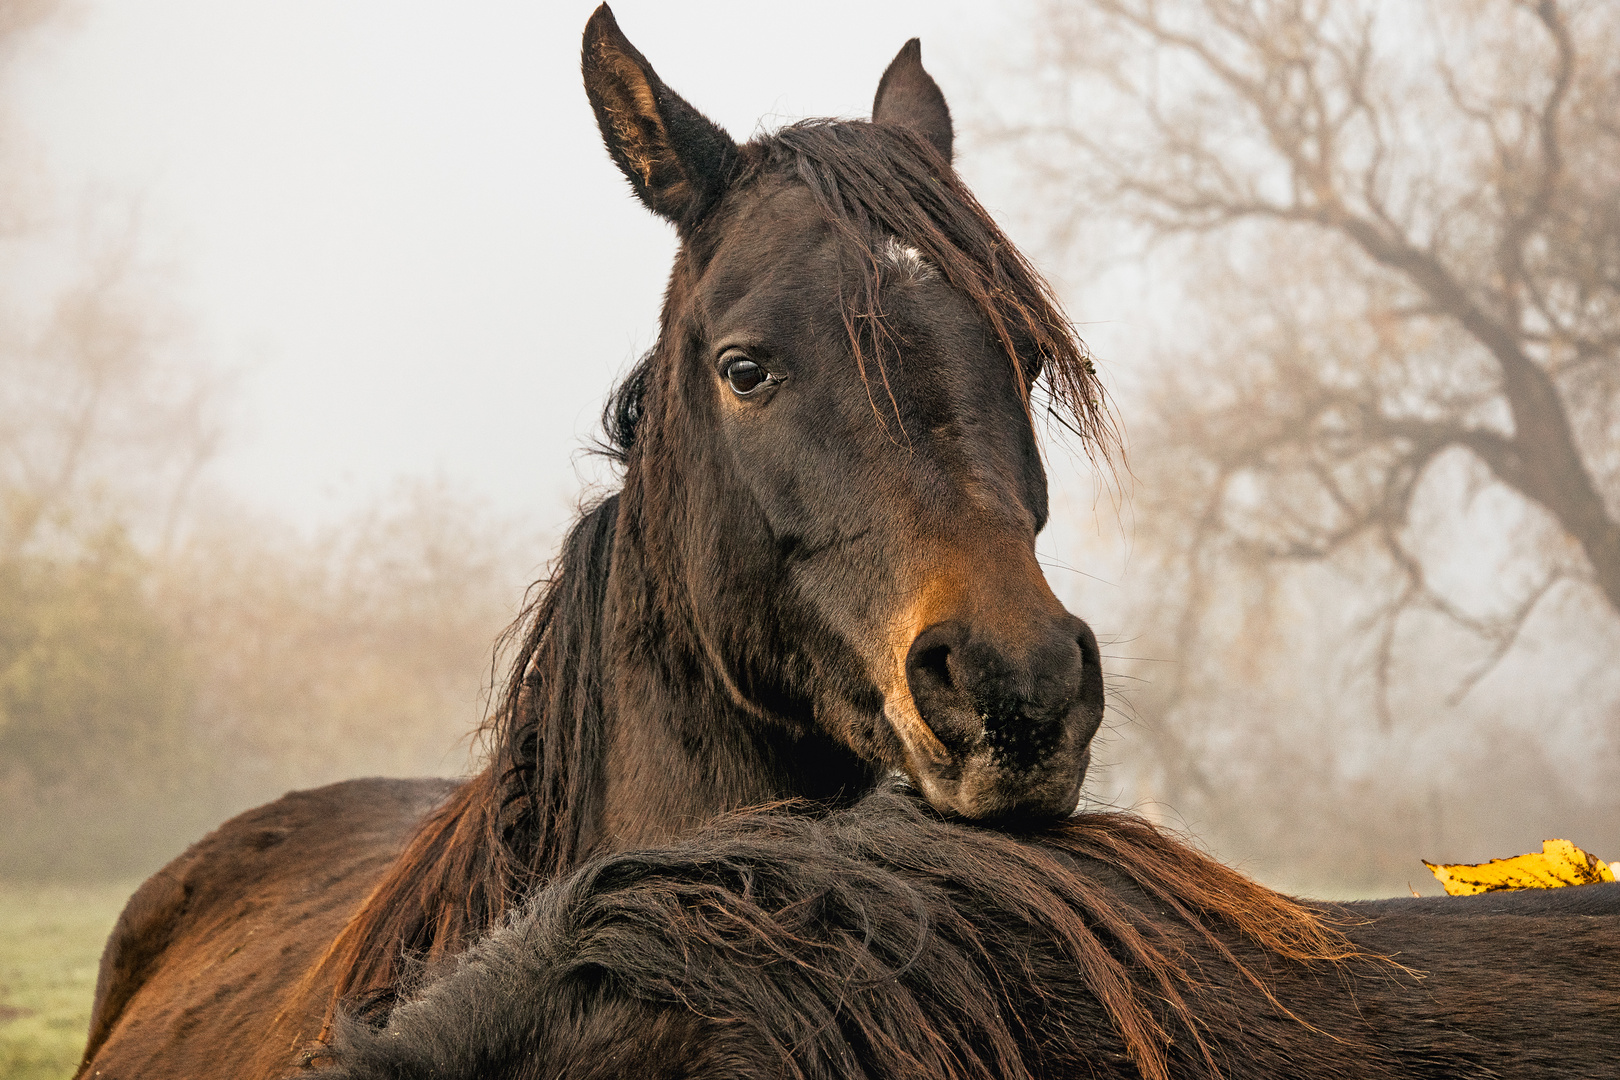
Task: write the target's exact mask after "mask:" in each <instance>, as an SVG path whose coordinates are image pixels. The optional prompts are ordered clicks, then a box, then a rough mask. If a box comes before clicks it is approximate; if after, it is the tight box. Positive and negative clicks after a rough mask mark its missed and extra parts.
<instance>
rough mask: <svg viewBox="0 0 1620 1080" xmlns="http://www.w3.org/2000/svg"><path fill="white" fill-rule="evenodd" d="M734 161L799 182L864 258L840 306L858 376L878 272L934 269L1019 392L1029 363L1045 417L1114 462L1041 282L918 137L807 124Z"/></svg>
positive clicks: (877, 352) (1107, 420) (878, 326)
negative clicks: (1002, 357) (990, 336)
mask: <svg viewBox="0 0 1620 1080" xmlns="http://www.w3.org/2000/svg"><path fill="white" fill-rule="evenodd" d="M744 158H745V160H748V161H749V162H750V163H751V166H752V171H754V172H758V171H763V170H770V171H775V172H778V173H780V174H782V175H785V176H787V177H789V178H791V179H793V180H796V181H798V182H800V183H802V184H804V185H805V186H806V187H807V188H809V189H810V191H811V193H812V194H813V195H814V197H815V199H816V202H817V204H818V205H819V207H820V209H821V212H822V214H823V215H824V217H825V218H826V220H827V221H828V223H829V224H831V225H832V226H833V228H834V229H835V230H836V231H837V232H838V233H839V234H840V235H841V236H842V237H843V238H844V239H845V240H846V241H847V242H848V243H850V244H852V245H854V246H855V248H856V249H857V250H860V251H862V252H863V253H864V255H865V258H864V259H863V260H862V265H861V267H860V270H861V274H860V285H859V287H858V288H857V289H856V290H855V291H854V292H853V294H852V295H849V296H848V299H847V301H846V310H845V312H844V321H845V326H846V328H847V329H848V332H849V336H850V343H851V347H852V349H853V350H854V352H855V356H856V360H857V363H859V364H861V365H862V373H863V375H864V374H865V372H866V368H865V362H866V360H868V359H871V360H872V361H873V362H874V364H875V366H876V367H877V369H878V371H879V373H880V374H881V373H882V371H883V366H884V364H885V362H886V360H887V356H886V353H887V351H888V340H887V334H886V333H885V326H884V320H883V318H882V314H881V313H882V308H881V305H880V304H879V303H878V292H879V289H880V286H881V277H882V273H883V270H884V269H885V267H890V266H896V265H899V267H900V268H901V269H903V270H908V271H910V272H912V273H914V274H915V273H919V272H923V271H926V270H930V269H931V270H934V271H937V272H938V273H940V274H942V275H943V276H944V278H945V279H946V280H947V281H948V282H949V283H950V284H951V285H952V286H954V287H955V288H957V289H960V290H961V291H962V292H963V293H964V294H966V295H967V297H968V298H969V299H970V300H971V301H972V302H973V304H974V306H975V307H976V308H978V310H979V312H980V314H981V315H983V316H984V317H985V319H986V320H987V321H988V322H989V324H990V328H991V330H992V332H993V333H994V334H995V336H996V338H997V340H998V341H999V343H1000V344H1001V346H1002V349H1003V351H1004V352H1005V353H1006V355H1007V357H1008V360H1009V362H1011V363H1012V365H1013V371H1014V375H1015V377H1016V378H1017V379H1018V380H1019V386H1020V388H1021V389H1023V390H1024V391H1025V392H1026V394H1027V393H1028V392H1029V391H1030V390H1032V389H1034V388H1032V387H1029V386H1028V385H1027V384H1026V380H1027V378H1028V375H1029V372H1030V371H1031V370H1032V369H1037V368H1038V370H1039V373H1040V374H1041V376H1043V377H1044V387H1045V390H1046V393H1047V395H1048V397H1049V407H1050V411H1051V413H1052V415H1053V416H1054V417H1055V418H1056V419H1057V420H1058V421H1059V422H1060V423H1062V424H1063V425H1064V426H1065V427H1067V428H1069V429H1070V430H1071V431H1073V432H1075V433H1076V434H1078V435H1079V436H1080V437H1081V438H1082V439H1083V440H1084V441H1085V444H1086V448H1087V451H1088V453H1091V454H1092V455H1093V456H1094V457H1095V458H1097V459H1098V460H1100V461H1102V462H1108V461H1111V460H1113V457H1114V455H1115V454H1116V453H1117V451H1118V449H1119V445H1118V434H1117V431H1116V428H1115V425H1114V422H1113V418H1112V415H1111V413H1110V411H1109V408H1108V405H1107V399H1106V395H1105V393H1104V391H1103V387H1102V383H1101V381H1100V380H1099V379H1098V377H1097V371H1096V367H1095V365H1094V364H1093V363H1092V359H1091V356H1090V354H1089V352H1088V351H1087V349H1086V346H1085V343H1084V342H1083V341H1082V340H1081V339H1080V337H1079V335H1078V334H1077V333H1076V332H1075V329H1074V326H1073V324H1072V323H1071V322H1070V321H1069V319H1068V317H1067V316H1066V315H1065V314H1064V313H1063V308H1062V305H1061V304H1059V302H1058V300H1057V298H1056V296H1055V295H1054V294H1053V292H1052V289H1051V287H1050V286H1049V285H1048V284H1047V283H1046V281H1045V280H1044V279H1043V278H1042V277H1041V275H1040V274H1039V272H1037V271H1036V270H1035V268H1034V267H1033V266H1031V265H1030V263H1029V262H1028V260H1027V259H1025V258H1024V256H1023V255H1022V253H1020V252H1019V251H1018V249H1017V248H1016V247H1014V246H1013V244H1012V242H1011V241H1010V240H1009V239H1008V238H1007V236H1006V234H1005V233H1003V232H1002V231H1001V229H1000V227H999V226H997V225H996V223H995V221H994V219H993V218H991V217H990V215H989V213H988V212H986V211H985V209H984V207H983V206H981V205H980V204H979V202H978V200H977V199H975V198H974V197H973V194H972V193H971V192H970V191H968V189H967V187H966V186H965V185H964V184H963V183H962V182H961V180H960V178H958V177H957V175H956V173H955V172H954V171H953V170H952V169H951V168H950V167H949V166H948V165H947V164H945V163H944V162H942V161H941V160H940V159H939V157H938V155H937V153H936V152H935V151H934V150H933V148H932V147H931V146H929V145H928V144H927V142H926V141H925V140H924V139H923V138H922V137H921V136H919V135H917V134H915V133H914V132H912V131H911V130H910V129H908V128H904V127H897V126H894V125H887V124H872V123H867V122H864V121H830V120H805V121H801V122H799V123H797V124H792V125H789V126H788V127H785V128H782V129H780V130H778V131H776V132H774V133H773V134H770V135H766V136H762V137H761V138H759V139H758V140H756V141H755V142H754V143H751V144H749V146H748V147H745V148H744ZM744 182H746V181H744ZM897 258H898V260H899V263H898V264H897V262H896V260H897Z"/></svg>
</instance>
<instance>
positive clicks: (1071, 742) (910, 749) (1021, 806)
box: [891, 704, 1102, 821]
mask: <svg viewBox="0 0 1620 1080" xmlns="http://www.w3.org/2000/svg"><path fill="white" fill-rule="evenodd" d="M1072 712H1073V713H1077V714H1080V715H1072V714H1071V715H1070V716H1067V717H1065V718H1064V720H1063V721H1062V722H1061V724H1057V725H1054V726H1053V727H1052V728H1051V730H1048V731H1046V732H1045V733H1043V734H1040V735H1037V736H1036V737H1035V738H1034V739H1033V740H1032V741H1033V742H1035V743H1036V748H1035V749H1036V752H1033V753H1032V752H1029V751H1027V750H1026V751H1024V752H1019V751H1018V750H1017V749H1014V750H1011V751H1010V750H1009V749H1008V747H1007V745H1006V742H1007V740H1006V739H1005V738H1001V739H998V738H996V737H995V735H994V734H993V733H991V732H988V731H981V733H980V735H979V738H978V739H977V740H975V742H974V743H973V744H972V745H971V746H969V747H967V748H965V749H964V750H962V751H960V752H957V753H950V752H949V751H946V752H945V754H944V755H943V756H942V755H940V754H939V753H938V750H943V749H944V747H943V744H941V743H940V741H939V740H938V739H937V738H935V739H932V740H931V742H929V743H925V744H923V745H922V746H920V747H919V746H916V745H914V744H913V742H912V740H911V739H909V738H907V735H908V734H909V732H910V731H914V730H915V727H914V726H912V725H907V726H904V727H902V726H900V725H895V732H896V734H898V735H899V737H900V741H901V742H902V743H903V744H904V745H905V748H906V753H905V761H904V763H903V765H902V768H903V769H904V770H905V773H906V775H907V776H908V777H909V778H910V779H911V782H912V784H913V785H914V786H915V787H916V788H917V790H918V791H919V792H921V793H922V795H923V797H924V798H926V799H927V800H928V802H929V804H930V805H931V806H933V807H934V809H936V810H938V811H940V812H941V813H943V814H948V815H951V816H953V817H961V818H967V819H969V820H973V821H991V820H1019V819H1023V820H1031V819H1051V818H1059V817H1067V816H1069V815H1070V814H1072V813H1074V811H1075V809H1076V807H1077V806H1078V805H1079V802H1080V786H1081V784H1082V783H1083V782H1084V780H1085V775H1086V770H1087V769H1088V768H1089V767H1090V764H1091V737H1092V735H1094V734H1095V733H1096V730H1097V727H1098V726H1099V724H1100V722H1101V719H1102V715H1101V712H1102V710H1101V709H1100V708H1098V709H1093V708H1091V707H1090V706H1089V705H1087V704H1080V705H1077V706H1076V708H1075V709H1074V710H1073V711H1072ZM1091 714H1094V715H1091ZM913 715H915V713H914V714H913ZM891 722H892V721H891ZM936 748H937V749H936Z"/></svg>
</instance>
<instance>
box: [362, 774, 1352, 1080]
mask: <svg viewBox="0 0 1620 1080" xmlns="http://www.w3.org/2000/svg"><path fill="white" fill-rule="evenodd" d="M1240 953H1241V955H1240ZM1355 959H1371V958H1368V957H1366V954H1364V953H1361V952H1359V951H1358V950H1357V949H1356V947H1355V946H1354V945H1352V944H1351V943H1350V942H1349V941H1348V940H1346V939H1345V938H1344V937H1343V936H1342V935H1341V934H1340V933H1339V932H1338V931H1337V930H1336V929H1334V928H1333V927H1332V926H1330V925H1328V924H1327V923H1326V922H1325V921H1324V918H1323V916H1322V913H1320V912H1318V911H1315V910H1313V909H1311V908H1308V907H1306V906H1303V905H1301V904H1299V903H1297V902H1295V901H1293V900H1290V899H1288V898H1287V897H1284V896H1281V895H1280V894H1277V893H1274V892H1272V891H1270V890H1269V889H1266V888H1265V887H1264V886H1262V885H1259V884H1258V883H1256V882H1253V881H1250V880H1249V879H1247V878H1245V877H1243V876H1242V875H1241V874H1238V873H1236V872H1235V871H1233V870H1230V869H1228V868H1227V867H1224V866H1222V865H1220V864H1219V863H1216V862H1214V861H1213V860H1211V859H1209V858H1207V857H1205V856H1203V855H1202V854H1200V853H1198V852H1196V851H1194V850H1193V849H1191V848H1189V847H1187V846H1186V845H1185V844H1183V843H1181V842H1179V841H1177V840H1176V839H1175V838H1173V837H1171V836H1169V835H1167V834H1166V833H1164V832H1162V831H1161V830H1159V829H1157V828H1155V827H1154V826H1152V825H1150V824H1149V823H1147V822H1145V821H1143V820H1141V819H1140V818H1137V817H1134V816H1131V815H1126V814H1117V813H1109V814H1088V815H1082V816H1079V817H1076V818H1073V819H1071V820H1069V821H1068V822H1065V823H1063V824H1061V825H1057V826H1054V827H1051V828H1049V829H1045V830H1041V831H1039V832H1037V833H1032V834H1028V835H1025V836H1017V835H1010V834H1004V833H998V832H993V831H989V830H983V829H979V828H975V827H971V826H964V825H958V824H953V823H949V822H945V821H942V820H940V819H939V818H938V817H937V815H935V814H934V813H933V812H932V811H930V810H928V809H927V808H926V807H925V806H922V805H921V804H920V803H918V802H917V801H915V800H913V799H910V798H907V797H904V796H899V795H894V794H889V793H879V794H877V795H873V796H870V797H868V798H867V799H866V800H865V801H863V802H862V803H861V804H859V805H857V806H856V807H855V808H854V809H852V810H848V811H841V812H836V813H833V814H831V815H826V816H814V815H810V814H808V813H795V812H783V811H782V810H780V809H776V810H772V811H769V812H764V813H760V812H755V813H744V814H738V815H734V816H732V817H730V818H729V819H725V820H722V821H721V822H719V823H717V824H716V825H713V826H711V827H710V828H708V829H707V830H705V832H704V833H703V834H701V835H699V836H698V837H695V838H693V839H691V840H689V841H685V842H682V843H678V844H674V845H672V846H670V847H668V848H665V849H660V850H653V851H642V852H634V853H628V854H621V855H614V856H610V857H607V858H603V859H600V860H596V861H594V862H592V863H590V864H588V865H587V866H586V867H584V868H583V869H581V870H579V871H578V872H576V873H574V874H573V875H571V876H569V877H566V878H564V879H562V880H560V881H558V882H557V883H555V884H553V885H551V886H550V887H548V888H546V889H544V890H542V891H540V892H539V893H537V894H536V896H535V898H534V900H533V902H532V905H531V906H530V907H529V908H528V909H527V910H525V911H524V912H523V913H522V914H521V915H520V916H519V917H518V918H517V919H516V920H514V921H513V922H511V923H509V924H508V925H507V926H506V927H505V928H503V929H502V930H500V931H498V932H496V933H495V934H493V935H491V937H490V938H489V939H488V940H487V941H486V942H484V943H483V944H481V945H479V946H477V947H476V948H475V949H474V950H473V951H472V952H471V953H470V954H468V956H467V957H465V958H464V959H463V960H462V961H461V962H460V963H459V964H458V965H457V966H456V968H455V969H454V970H453V971H451V972H449V973H448V974H447V975H446V977H444V978H443V979H442V980H440V981H437V982H435V983H432V984H430V985H429V986H428V987H427V989H426V990H425V991H424V992H423V994H422V995H421V997H420V998H419V999H417V1000H415V1001H413V1002H410V1003H408V1004H406V1005H403V1006H402V1007H400V1008H399V1009H398V1010H397V1011H396V1013H395V1014H394V1017H393V1019H392V1020H391V1021H390V1024H389V1026H388V1028H387V1030H386V1032H379V1031H375V1030H374V1029H371V1028H369V1027H367V1026H366V1025H364V1024H360V1023H355V1022H347V1023H344V1024H342V1025H340V1030H339V1032H338V1038H337V1039H336V1041H335V1043H334V1046H333V1056H334V1057H335V1058H336V1059H337V1063H338V1066H339V1068H338V1072H337V1076H339V1077H347V1078H350V1080H360V1078H362V1077H372V1076H379V1077H380V1076H390V1077H398V1076H409V1075H417V1073H416V1072H415V1071H413V1070H412V1069H411V1068H409V1067H408V1066H407V1065H406V1064H405V1063H409V1062H413V1061H415V1062H427V1061H431V1062H432V1063H433V1066H434V1070H435V1071H434V1072H433V1075H435V1076H442V1077H446V1078H450V1080H455V1078H460V1077H471V1076H475V1075H480V1076H481V1075H489V1076H511V1077H517V1076H528V1075H529V1073H528V1072H527V1071H525V1070H522V1069H519V1068H516V1067H512V1066H506V1067H498V1066H497V1065H496V1064H495V1063H498V1062H508V1063H511V1062H521V1061H523V1060H524V1059H525V1058H529V1059H533V1060H548V1061H549V1064H548V1066H547V1067H548V1068H549V1069H551V1070H552V1071H551V1072H549V1073H548V1074H547V1075H564V1074H566V1069H567V1067H568V1064H569V1061H570V1059H569V1058H568V1057H567V1056H566V1054H567V1053H569V1052H573V1053H576V1054H578V1053H586V1054H592V1053H595V1054H600V1053H602V1052H606V1048H609V1047H611V1048H613V1052H615V1053H618V1052H620V1051H621V1049H622V1048H623V1047H624V1046H626V1045H629V1046H634V1045H636V1043H637V1040H638V1039H641V1038H644V1037H645V1038H650V1037H651V1036H650V1034H649V1032H651V1030H652V1028H651V1026H649V1027H647V1028H646V1029H645V1030H641V1031H624V1030H622V1029H621V1028H620V1027H619V1026H618V1025H617V1024H616V1023H610V1022H609V1021H610V1019H611V1014H610V1013H608V1011H607V1010H606V1009H605V1008H604V1006H606V1005H612V1004H614V1003H625V1002H629V1003H632V1004H633V1005H634V1004H636V1003H640V1005H641V1006H650V1007H651V1009H652V1010H653V1011H654V1012H655V1013H659V1014H667V1013H668V1012H669V1011H670V1010H673V1011H674V1013H675V1014H678V1015H682V1016H687V1017H688V1018H691V1019H693V1021H694V1022H697V1023H701V1024H703V1025H705V1026H704V1028H703V1030H704V1033H705V1036H706V1037H707V1038H709V1039H712V1040H714V1041H716V1042H719V1043H721V1044H723V1047H722V1049H721V1051H720V1052H721V1053H722V1054H727V1053H730V1052H732V1051H735V1052H736V1054H737V1062H738V1065H737V1067H736V1069H735V1071H734V1073H733V1075H736V1076H739V1077H750V1076H754V1075H782V1076H798V1077H813V1076H867V1075H882V1076H908V1075H915V1076H928V1077H934V1078H938V1080H991V1078H995V1080H1015V1078H1027V1077H1029V1076H1031V1075H1032V1073H1042V1074H1044V1073H1047V1072H1048V1071H1049V1070H1050V1069H1052V1068H1053V1067H1054V1066H1058V1065H1062V1066H1068V1067H1073V1066H1075V1065H1077V1064H1080V1063H1084V1062H1086V1061H1087V1060H1091V1061H1097V1060H1098V1059H1099V1057H1098V1056H1099V1055H1106V1054H1109V1053H1113V1054H1116V1055H1117V1054H1123V1055H1124V1056H1125V1057H1127V1058H1128V1059H1129V1061H1130V1062H1131V1063H1132V1065H1134V1067H1135V1069H1136V1070H1137V1071H1139V1072H1140V1075H1141V1076H1142V1077H1144V1078H1146V1080H1168V1078H1169V1077H1170V1076H1172V1075H1174V1076H1178V1077H1181V1076H1189V1077H1194V1076H1196V1077H1218V1076H1220V1075H1221V1072H1222V1070H1221V1068H1220V1066H1219V1062H1218V1058H1219V1053H1218V1049H1220V1048H1212V1046H1211V1045H1210V1040H1209V1039H1206V1035H1210V1039H1214V1038H1215V1036H1214V1034H1212V1030H1211V1029H1210V1028H1207V1027H1206V1026H1205V1025H1206V1024H1207V1023H1208V1022H1209V1021H1210V1019H1211V1010H1219V1009H1223V1008H1224V1009H1226V1010H1228V1011H1236V1015H1235V1016H1222V1017H1221V1019H1222V1020H1235V1024H1233V1025H1230V1026H1228V1027H1226V1028H1217V1029H1215V1030H1232V1029H1233V1028H1236V1029H1242V1028H1245V1027H1253V1028H1255V1030H1256V1031H1261V1030H1268V1029H1267V1027H1266V1023H1265V1022H1263V1021H1262V1018H1261V1017H1260V1016H1259V1015H1258V1014H1259V1013H1261V1012H1263V1011H1269V1013H1270V1015H1271V1016H1272V1017H1274V1018H1278V1019H1280V1020H1281V1021H1282V1022H1283V1024H1284V1025H1287V1026H1293V1027H1296V1028H1298V1027H1299V1026H1300V1025H1301V1024H1303V1021H1299V1020H1297V1019H1295V1018H1294V1017H1293V1014H1291V1013H1290V1012H1289V1011H1288V1009H1287V1008H1286V1007H1285V1006H1284V1005H1283V1004H1282V1003H1280V1002H1278V1001H1277V1000H1276V999H1275V998H1274V997H1272V994H1271V991H1270V990H1269V988H1268V984H1267V980H1266V978H1265V974H1266V973H1268V972H1270V971H1271V970H1272V966H1273V965H1275V964H1283V965H1305V966H1308V967H1314V968H1320V969H1321V970H1323V971H1324V973H1326V972H1330V971H1331V970H1332V969H1333V968H1334V967H1335V966H1337V965H1340V964H1342V963H1344V962H1346V961H1350V960H1355ZM1256 965H1261V966H1263V970H1259V971H1257V970H1254V967H1255V966H1256ZM1211 988H1214V990H1215V991H1219V992H1218V993H1217V992H1212V990H1211ZM1087 997H1089V999H1091V1000H1093V1001H1094V1002H1095V1003H1096V1006H1097V1007H1098V1011H1099V1012H1100V1015H1099V1016H1098V1017H1097V1019H1096V1020H1094V1021H1090V1022H1088V1021H1087V1020H1086V1017H1085V1016H1084V1015H1083V1014H1082V1013H1079V1012H1076V1011H1075V1010H1074V1007H1073V1006H1072V1005H1070V1006H1068V1007H1065V1006H1064V1005H1063V1004H1061V1003H1062V1002H1065V1001H1067V1002H1073V1001H1076V1000H1078V999H1084V998H1087ZM1257 1004H1258V1008H1256V1005H1257ZM1043 1010H1044V1011H1045V1015H1040V1014H1041V1013H1042V1012H1043ZM593 1013H595V1014H598V1015H599V1016H600V1017H601V1021H600V1023H601V1024H602V1025H604V1026H605V1027H612V1028H613V1030H604V1031H602V1032H600V1033H599V1034H600V1036H601V1037H602V1038H603V1039H604V1040H606V1041H605V1042H604V1043H603V1045H602V1046H596V1044H594V1043H591V1042H590V1041H588V1040H583V1041H582V1039H581V1037H580V1035H579V1033H580V1032H586V1033H590V1032H591V1030H592V1029H591V1023H592V1016H593ZM620 1020H621V1021H622V1017H621V1018H620ZM642 1021H643V1022H645V1023H646V1024H648V1025H651V1024H652V1023H653V1021H652V1019H650V1018H647V1017H642ZM659 1022H661V1023H662V1022H663V1021H659ZM1269 1030H1271V1031H1273V1032H1274V1031H1275V1030H1276V1029H1275V1028H1274V1027H1273V1028H1271V1029H1269ZM1314 1034H1318V1035H1319V1033H1314ZM1265 1037H1270V1036H1269V1035H1268V1036H1265ZM548 1038H549V1039H550V1040H553V1042H554V1043H555V1044H553V1042H548ZM593 1046H596V1049H595V1050H594V1051H593V1050H592V1047H593ZM570 1048H573V1049H570ZM1224 1049H1226V1050H1230V1049H1231V1047H1225V1048H1224ZM623 1052H625V1053H633V1052H634V1051H633V1050H628V1051H623ZM688 1052H690V1051H688ZM630 1060H631V1061H632V1062H633V1061H634V1059H633V1058H632V1059H630ZM578 1064H581V1065H583V1064H585V1063H584V1062H579V1063H578ZM750 1065H758V1066H759V1068H758V1069H754V1068H750V1067H749V1066H750ZM507 1068H510V1069H511V1071H506V1069H507ZM1051 1074H1053V1075H1056V1074H1057V1073H1051Z"/></svg>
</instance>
